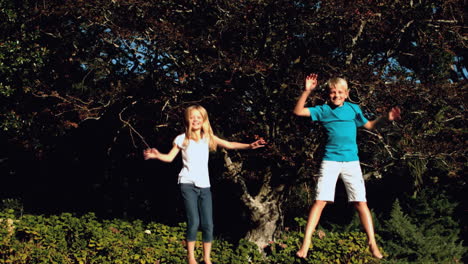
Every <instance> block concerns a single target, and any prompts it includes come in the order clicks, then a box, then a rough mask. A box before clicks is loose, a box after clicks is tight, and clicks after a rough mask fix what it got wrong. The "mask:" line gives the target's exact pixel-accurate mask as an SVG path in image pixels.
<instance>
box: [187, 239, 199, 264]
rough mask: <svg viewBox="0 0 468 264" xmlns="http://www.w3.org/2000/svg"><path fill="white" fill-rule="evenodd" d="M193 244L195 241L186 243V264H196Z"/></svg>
mask: <svg viewBox="0 0 468 264" xmlns="http://www.w3.org/2000/svg"><path fill="white" fill-rule="evenodd" d="M195 242H196V241H187V260H188V264H197V260H196V259H195Z"/></svg>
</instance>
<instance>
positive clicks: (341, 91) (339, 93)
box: [329, 85, 349, 106]
mask: <svg viewBox="0 0 468 264" xmlns="http://www.w3.org/2000/svg"><path fill="white" fill-rule="evenodd" d="M348 94H349V91H348V89H346V87H343V86H341V85H335V87H333V88H331V87H330V91H329V96H330V102H331V103H332V104H333V105H335V106H342V105H343V103H344V101H345V100H346V98H348Z"/></svg>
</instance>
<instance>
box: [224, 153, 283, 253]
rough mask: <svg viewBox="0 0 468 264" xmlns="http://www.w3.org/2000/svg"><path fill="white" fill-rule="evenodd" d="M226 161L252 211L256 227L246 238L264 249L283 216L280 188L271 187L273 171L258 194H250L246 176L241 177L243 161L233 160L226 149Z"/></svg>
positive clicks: (265, 178) (245, 201) (260, 248)
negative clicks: (245, 179)
mask: <svg viewBox="0 0 468 264" xmlns="http://www.w3.org/2000/svg"><path fill="white" fill-rule="evenodd" d="M223 152H224V161H225V165H226V168H227V170H228V172H227V173H228V175H229V177H230V178H231V179H233V181H234V182H235V183H237V184H239V185H240V187H241V189H242V195H241V200H242V201H243V202H244V204H245V205H246V207H247V208H248V209H249V211H250V221H251V222H252V223H254V227H253V228H252V229H251V230H249V231H248V232H247V235H246V237H245V238H246V239H247V240H248V241H251V242H253V243H255V244H256V245H257V246H258V248H259V250H262V249H263V248H264V247H265V246H266V245H267V244H268V242H270V241H272V240H273V236H274V234H275V231H276V229H277V226H278V223H279V220H280V218H281V204H280V201H281V199H280V198H281V193H282V190H281V189H280V188H278V189H273V188H272V187H271V185H270V184H271V177H272V172H271V171H269V170H268V171H267V173H266V174H265V176H264V177H263V183H262V187H261V188H260V191H259V192H258V194H257V195H255V196H252V195H250V193H249V191H248V189H247V185H246V183H245V181H244V178H242V177H241V170H242V162H232V160H231V159H230V158H229V156H228V153H227V152H226V151H225V150H224V151H223Z"/></svg>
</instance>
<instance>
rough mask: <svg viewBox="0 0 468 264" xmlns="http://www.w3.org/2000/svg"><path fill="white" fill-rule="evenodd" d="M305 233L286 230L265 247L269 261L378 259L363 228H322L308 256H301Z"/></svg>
mask: <svg viewBox="0 0 468 264" xmlns="http://www.w3.org/2000/svg"><path fill="white" fill-rule="evenodd" d="M302 238H303V234H302V233H298V232H284V233H283V235H282V237H281V239H278V240H277V241H275V242H271V243H270V245H268V247H267V248H266V252H267V254H268V260H269V261H270V262H269V263H288V264H289V263H291V264H292V263H310V264H323V263H337V264H340V263H369V264H371V263H378V260H376V259H375V258H373V257H372V255H371V253H370V252H369V251H368V246H367V237H366V235H365V234H364V233H361V232H345V233H335V232H325V231H323V230H319V231H317V232H316V233H315V235H314V238H313V239H312V246H311V248H310V250H309V253H308V255H307V258H306V259H304V260H300V259H298V258H297V257H296V252H297V250H298V249H299V247H300V245H301V243H302Z"/></svg>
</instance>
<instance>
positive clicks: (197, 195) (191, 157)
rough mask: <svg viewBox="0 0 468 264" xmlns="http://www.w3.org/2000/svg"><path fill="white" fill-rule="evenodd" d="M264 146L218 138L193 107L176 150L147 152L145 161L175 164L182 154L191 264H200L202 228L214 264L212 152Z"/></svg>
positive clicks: (207, 259) (207, 253) (207, 256)
mask: <svg viewBox="0 0 468 264" xmlns="http://www.w3.org/2000/svg"><path fill="white" fill-rule="evenodd" d="M264 145H265V141H264V140H263V139H260V140H257V141H255V142H253V143H251V144H245V143H239V142H231V141H227V140H224V139H221V138H219V137H217V136H215V135H214V134H213V130H212V128H211V125H210V121H209V119H208V113H207V111H206V110H205V108H203V107H202V106H200V105H193V106H190V107H188V108H187V109H186V110H185V133H183V134H180V135H178V136H177V137H176V138H175V139H174V142H173V147H172V149H171V150H170V151H169V153H167V154H163V153H160V152H159V151H158V150H157V149H155V148H150V149H146V150H145V151H144V153H143V155H144V158H145V160H148V159H158V160H161V161H164V162H172V161H173V160H174V158H175V157H176V156H177V154H178V153H179V151H181V150H182V163H183V167H182V170H181V171H180V173H179V180H178V182H179V185H180V190H181V193H182V197H183V200H184V204H185V209H186V214H187V259H188V263H189V264H196V263H197V261H196V259H195V241H196V236H197V231H198V228H199V227H200V229H201V231H202V240H203V260H204V263H206V264H212V262H211V257H210V253H211V244H212V241H213V214H212V209H213V206H212V200H211V189H210V179H209V173H208V157H209V151H210V150H212V151H215V150H216V148H217V146H220V147H223V148H226V149H256V148H260V147H263V146H264Z"/></svg>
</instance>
